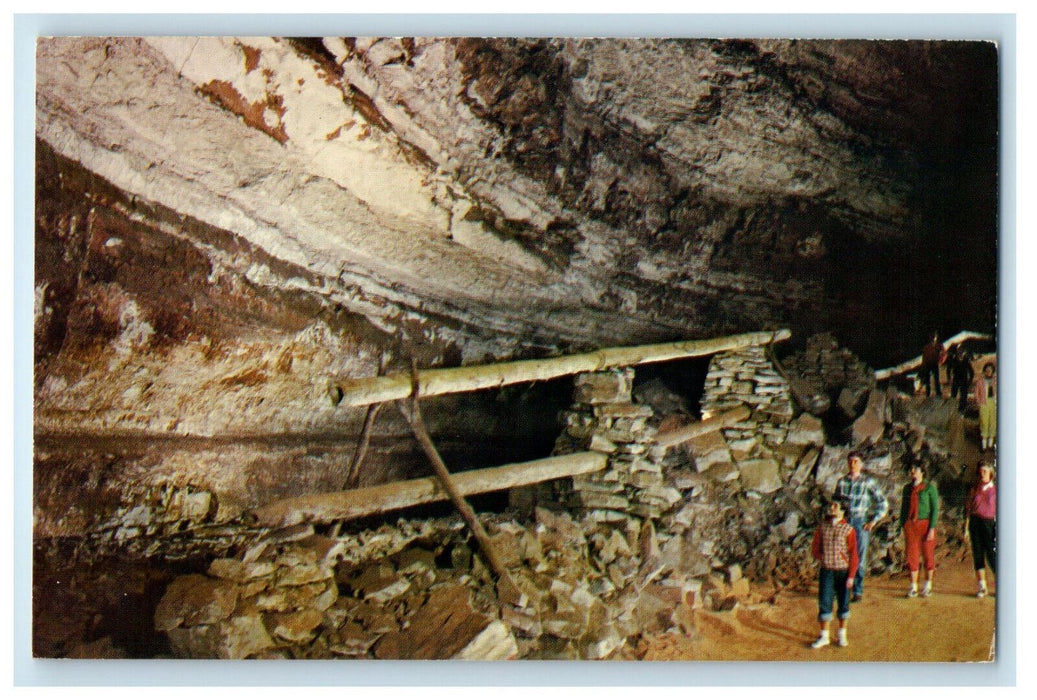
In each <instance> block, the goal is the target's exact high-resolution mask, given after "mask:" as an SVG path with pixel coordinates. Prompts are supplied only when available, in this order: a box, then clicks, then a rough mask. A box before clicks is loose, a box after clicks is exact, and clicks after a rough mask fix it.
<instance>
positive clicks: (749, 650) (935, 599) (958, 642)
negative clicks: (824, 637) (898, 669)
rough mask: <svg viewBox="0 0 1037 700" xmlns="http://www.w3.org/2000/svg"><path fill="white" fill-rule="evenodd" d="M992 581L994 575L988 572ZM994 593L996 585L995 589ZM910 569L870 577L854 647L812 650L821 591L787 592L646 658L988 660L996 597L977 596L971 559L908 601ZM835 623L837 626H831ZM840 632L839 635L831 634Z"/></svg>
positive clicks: (710, 620) (662, 645)
mask: <svg viewBox="0 0 1037 700" xmlns="http://www.w3.org/2000/svg"><path fill="white" fill-rule="evenodd" d="M988 578H989V575H988ZM991 590H993V588H991ZM906 592H907V574H906V573H904V574H900V575H897V576H892V577H882V578H877V579H875V578H872V579H869V580H868V581H867V582H866V583H865V595H864V600H862V601H861V602H859V603H854V604H853V607H852V608H851V618H850V622H849V628H848V631H849V639H850V646H849V647H847V648H840V647H837V646H834V645H833V646H830V647H826V648H824V649H819V650H814V649H811V648H810V643H811V642H812V641H814V639H816V638H817V589H816V587H813V588H811V589H810V590H807V591H802V592H785V593H782V594H781V595H780V596H779V597H778V599H777V602H776V604H774V605H770V604H763V605H758V606H749V607H741V608H736V609H735V610H733V611H731V612H721V613H713V612H702V611H697V612H696V616H695V623H696V630H697V636H696V637H695V638H685V637H676V636H672V635H668V636H663V637H658V638H655V639H652V640H650V641H649V642H648V644H647V649H646V653H645V656H644V659H645V660H646V661H660V660H703V661H988V660H991V659H992V656H991V654H992V653H993V648H992V643H993V638H994V636H993V635H994V621H995V606H996V601H997V598H996V596H988V597H987V598H985V599H982V600H979V599H977V598H975V597H974V595H973V594H974V593H975V580H974V577H973V572H972V566H971V562H970V561H967V560H966V561H945V562H941V563H940V564H939V565H938V569H937V572H936V586H935V593H934V594H933V595H932V597H930V598H914V599H911V598H907V597H905V593H906ZM833 627H834V623H833ZM833 636H834V635H833Z"/></svg>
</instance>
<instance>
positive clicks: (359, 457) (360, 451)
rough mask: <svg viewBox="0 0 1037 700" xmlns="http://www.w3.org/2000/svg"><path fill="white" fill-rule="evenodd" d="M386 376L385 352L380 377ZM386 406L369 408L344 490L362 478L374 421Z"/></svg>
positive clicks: (371, 406) (380, 365) (379, 369)
mask: <svg viewBox="0 0 1037 700" xmlns="http://www.w3.org/2000/svg"><path fill="white" fill-rule="evenodd" d="M384 374H385V353H384V352H383V353H382V354H381V355H380V356H379V357H378V376H379V377H381V376H382V375H384ZM384 405H385V404H381V403H373V404H371V405H370V406H368V407H367V415H365V416H364V427H363V429H362V430H361V431H360V439H359V440H358V441H357V446H356V452H354V453H353V459H352V460H350V462H349V471H348V472H346V483H345V484H343V488H347V489H348V488H353V487H355V486H356V484H357V481H358V480H359V477H360V465H361V464H362V463H363V461H364V457H365V456H366V455H367V446H368V445H369V444H371V431H372V430H373V429H374V421H375V419H376V418H377V417H378V412H379V411H381V410H382V406H384Z"/></svg>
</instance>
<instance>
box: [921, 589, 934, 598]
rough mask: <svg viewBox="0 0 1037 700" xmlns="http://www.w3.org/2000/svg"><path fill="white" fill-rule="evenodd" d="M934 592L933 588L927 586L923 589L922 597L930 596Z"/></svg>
mask: <svg viewBox="0 0 1037 700" xmlns="http://www.w3.org/2000/svg"><path fill="white" fill-rule="evenodd" d="M932 594H933V589H932V588H929V586H926V587H925V588H923V589H922V597H923V598H928V597H929V596H931V595H932Z"/></svg>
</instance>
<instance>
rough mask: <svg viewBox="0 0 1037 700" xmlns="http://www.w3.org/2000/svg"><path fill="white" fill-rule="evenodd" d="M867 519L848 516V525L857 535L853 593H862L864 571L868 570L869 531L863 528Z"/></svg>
mask: <svg viewBox="0 0 1037 700" xmlns="http://www.w3.org/2000/svg"><path fill="white" fill-rule="evenodd" d="M867 522H868V521H867V520H865V519H864V518H850V525H851V526H852V527H853V532H854V534H855V535H857V558H858V559H859V560H860V562H859V563H858V564H857V575H856V576H854V577H853V593H854V595H864V572H865V571H867V570H868V538H869V537H871V533H870V532H868V531H867V530H865V529H864V526H865V524H867Z"/></svg>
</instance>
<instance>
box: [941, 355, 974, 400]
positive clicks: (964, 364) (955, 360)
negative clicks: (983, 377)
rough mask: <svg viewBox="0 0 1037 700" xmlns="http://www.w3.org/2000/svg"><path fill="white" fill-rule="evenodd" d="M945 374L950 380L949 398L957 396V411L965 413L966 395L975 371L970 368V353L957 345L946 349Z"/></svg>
mask: <svg viewBox="0 0 1037 700" xmlns="http://www.w3.org/2000/svg"><path fill="white" fill-rule="evenodd" d="M947 375H948V378H949V379H950V382H951V398H952V399H953V398H955V397H957V398H958V413H961V414H962V415H965V409H966V408H967V407H968V395H969V391H970V387H971V386H972V380H973V379H974V378H975V372H974V371H973V370H972V355H970V354H969V351H968V350H966V349H965V348H962V347H959V346H957V345H955V346H952V347H951V349H950V350H948V351H947Z"/></svg>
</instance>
